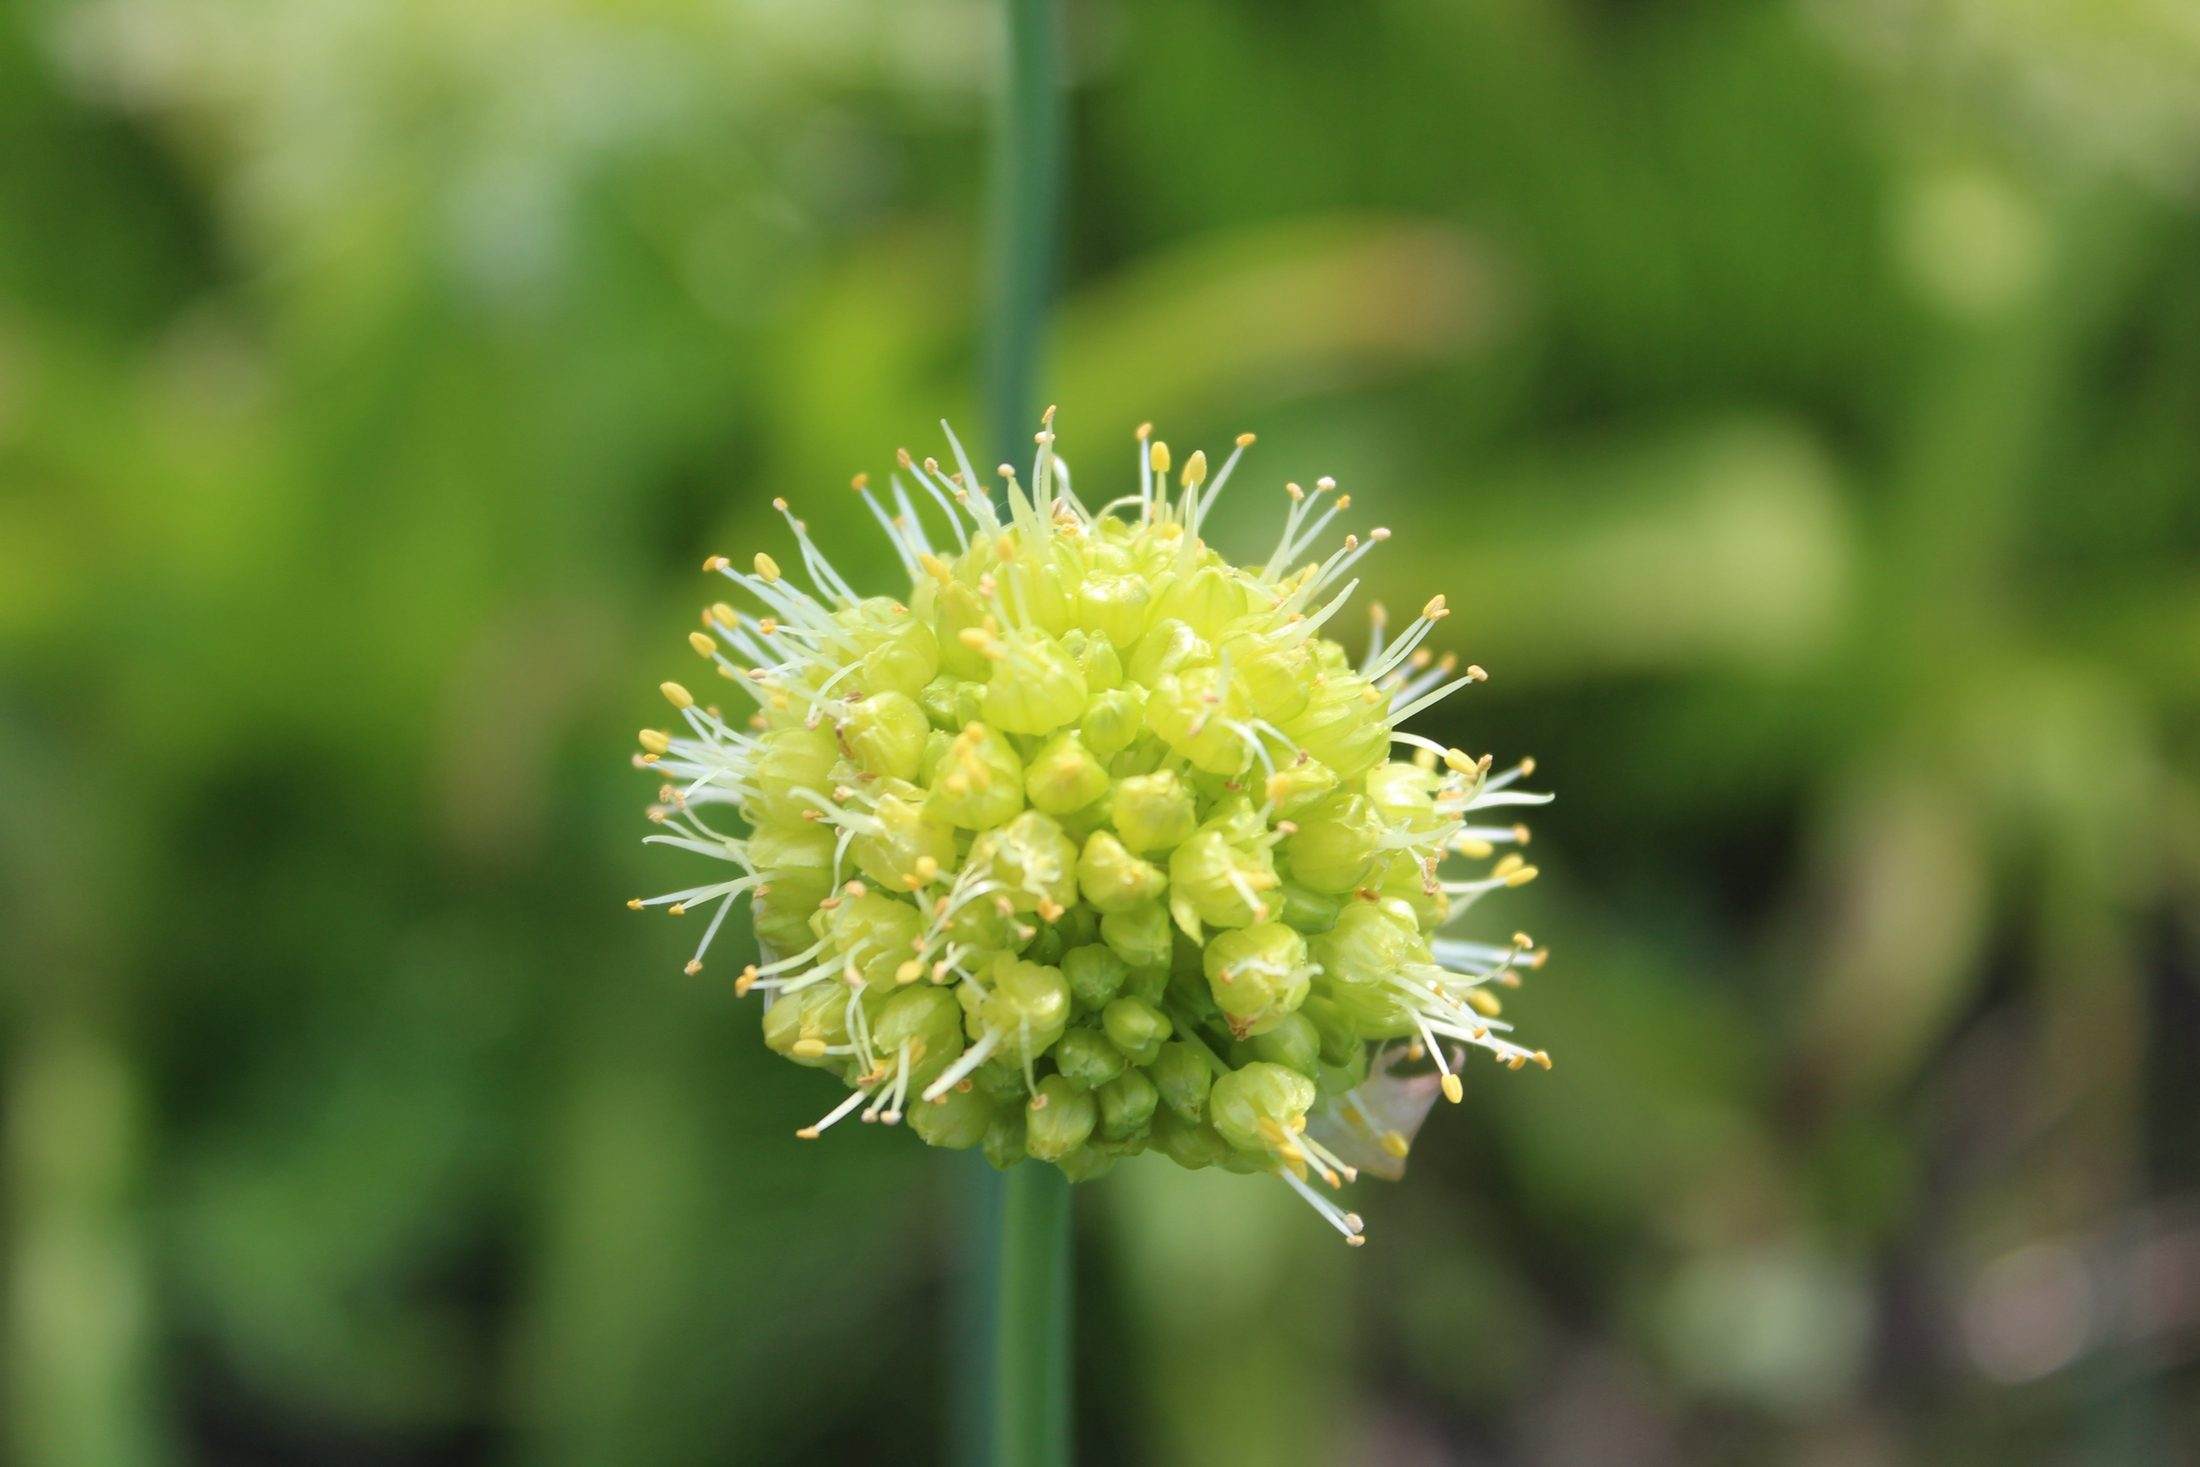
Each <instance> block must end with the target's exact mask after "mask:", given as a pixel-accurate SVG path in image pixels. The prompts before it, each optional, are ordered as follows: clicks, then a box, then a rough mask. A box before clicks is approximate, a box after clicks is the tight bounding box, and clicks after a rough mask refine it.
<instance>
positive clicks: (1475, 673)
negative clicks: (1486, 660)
mask: <svg viewBox="0 0 2200 1467" xmlns="http://www.w3.org/2000/svg"><path fill="white" fill-rule="evenodd" d="M1467 676H1468V677H1469V678H1471V679H1473V680H1474V681H1475V682H1478V683H1486V682H1488V681H1489V680H1490V675H1489V674H1488V673H1486V672H1484V671H1483V670H1482V669H1481V668H1480V667H1478V666H1476V665H1475V664H1474V663H1472V662H1470V663H1468V664H1467Z"/></svg>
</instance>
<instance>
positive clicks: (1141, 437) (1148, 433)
mask: <svg viewBox="0 0 2200 1467" xmlns="http://www.w3.org/2000/svg"><path fill="white" fill-rule="evenodd" d="M1137 436H1138V441H1139V442H1140V443H1144V442H1145V441H1146V440H1147V439H1149V438H1151V437H1153V424H1151V423H1140V424H1139V425H1138V435H1137Z"/></svg>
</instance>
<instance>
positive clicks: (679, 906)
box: [665, 902, 688, 917]
mask: <svg viewBox="0 0 2200 1467" xmlns="http://www.w3.org/2000/svg"><path fill="white" fill-rule="evenodd" d="M687 914H688V909H687V903H686V902H674V903H673V904H672V905H671V906H669V907H667V908H665V915H666V916H667V917H685V916H686V915H687Z"/></svg>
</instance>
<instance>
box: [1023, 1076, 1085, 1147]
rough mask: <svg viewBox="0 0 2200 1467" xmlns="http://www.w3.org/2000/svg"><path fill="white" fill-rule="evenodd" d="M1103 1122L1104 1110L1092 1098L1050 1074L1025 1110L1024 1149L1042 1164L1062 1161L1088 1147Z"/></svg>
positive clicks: (1063, 1079) (1041, 1083)
mask: <svg viewBox="0 0 2200 1467" xmlns="http://www.w3.org/2000/svg"><path fill="white" fill-rule="evenodd" d="M1099 1120H1100V1108H1099V1106H1097V1105H1096V1104H1094V1103H1093V1098H1092V1097H1091V1096H1090V1095H1088V1094H1086V1093H1085V1092H1084V1091H1082V1090H1080V1089H1078V1088H1077V1087H1076V1086H1075V1085H1074V1084H1072V1083H1070V1081H1068V1080H1067V1079H1065V1078H1063V1077H1062V1076H1060V1075H1049V1076H1047V1077H1046V1078H1045V1079H1044V1080H1041V1081H1040V1082H1039V1094H1038V1095H1037V1097H1036V1098H1034V1099H1033V1100H1032V1102H1031V1104H1030V1105H1029V1106H1027V1107H1026V1108H1025V1110H1024V1149H1025V1150H1026V1151H1029V1152H1030V1153H1031V1154H1032V1155H1033V1156H1034V1157H1036V1158H1038V1159H1039V1160H1040V1161H1060V1160H1061V1159H1062V1158H1063V1157H1065V1156H1067V1155H1069V1154H1070V1153H1071V1152H1072V1151H1075V1150H1076V1149H1077V1148H1078V1147H1080V1146H1082V1145H1084V1144H1085V1140H1086V1138H1087V1137H1089V1136H1091V1135H1092V1131H1093V1127H1094V1126H1096V1125H1097V1124H1099Z"/></svg>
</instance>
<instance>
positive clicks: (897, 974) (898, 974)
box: [894, 958, 924, 983]
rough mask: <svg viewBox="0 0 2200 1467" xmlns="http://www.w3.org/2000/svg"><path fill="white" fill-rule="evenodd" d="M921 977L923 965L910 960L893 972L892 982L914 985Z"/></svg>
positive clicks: (913, 959) (912, 959)
mask: <svg viewBox="0 0 2200 1467" xmlns="http://www.w3.org/2000/svg"><path fill="white" fill-rule="evenodd" d="M923 976H924V964H922V963H920V962H918V961H917V960H916V959H915V958H911V959H910V960H909V961H908V962H906V963H903V964H902V965H901V966H900V967H898V968H896V969H895V970H894V981H895V982H896V983H914V982H916V981H917V980H918V979H919V978H922V977H923Z"/></svg>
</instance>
